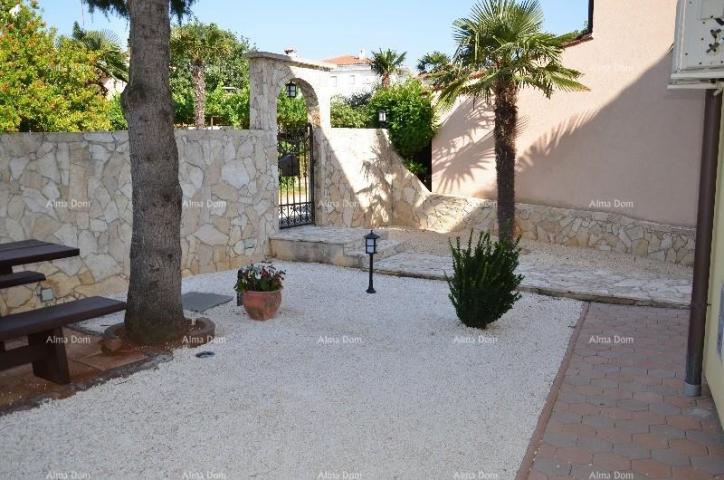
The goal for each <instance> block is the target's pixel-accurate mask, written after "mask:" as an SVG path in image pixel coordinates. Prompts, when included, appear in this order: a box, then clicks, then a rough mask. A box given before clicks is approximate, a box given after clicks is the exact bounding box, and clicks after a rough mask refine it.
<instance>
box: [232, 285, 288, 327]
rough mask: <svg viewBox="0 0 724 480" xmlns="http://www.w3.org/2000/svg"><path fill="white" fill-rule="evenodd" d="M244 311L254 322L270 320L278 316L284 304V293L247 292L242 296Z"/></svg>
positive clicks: (278, 291)
mask: <svg viewBox="0 0 724 480" xmlns="http://www.w3.org/2000/svg"><path fill="white" fill-rule="evenodd" d="M241 301H242V303H243V304H244V310H246V313H248V314H249V316H250V317H251V318H253V319H254V320H269V319H270V318H273V317H274V315H276V314H277V310H279V305H281V304H282V291H281V290H276V291H274V292H252V291H246V292H244V294H243V296H242V300H241Z"/></svg>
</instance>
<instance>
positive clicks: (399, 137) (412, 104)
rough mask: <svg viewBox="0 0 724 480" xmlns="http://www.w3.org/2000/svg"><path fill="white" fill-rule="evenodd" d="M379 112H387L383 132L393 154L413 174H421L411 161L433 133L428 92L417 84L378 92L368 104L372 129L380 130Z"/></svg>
mask: <svg viewBox="0 0 724 480" xmlns="http://www.w3.org/2000/svg"><path fill="white" fill-rule="evenodd" d="M380 110H385V111H386V112H387V128H388V130H389V132H390V140H391V141H392V145H393V146H394V147H395V150H396V151H397V153H399V154H400V156H401V157H402V158H403V159H404V160H405V164H406V165H407V167H408V168H409V169H410V170H411V171H412V172H413V173H416V174H420V173H424V172H422V171H421V170H420V167H421V165H418V164H416V163H414V157H415V154H417V153H418V152H420V151H421V150H422V149H424V148H425V147H426V146H427V145H428V144H429V143H430V141H431V140H432V138H433V137H434V136H435V132H436V130H437V125H436V115H435V108H434V106H433V101H432V96H431V95H430V92H429V91H427V90H426V89H425V86H424V85H423V84H422V83H421V82H420V81H418V80H408V81H407V82H405V83H401V84H399V85H393V86H391V87H389V88H381V89H379V90H377V91H376V92H375V94H374V95H373V96H372V99H371V100H370V105H369V114H370V115H371V116H372V124H373V126H376V127H380V126H381V125H379V122H378V118H377V112H379V111H380Z"/></svg>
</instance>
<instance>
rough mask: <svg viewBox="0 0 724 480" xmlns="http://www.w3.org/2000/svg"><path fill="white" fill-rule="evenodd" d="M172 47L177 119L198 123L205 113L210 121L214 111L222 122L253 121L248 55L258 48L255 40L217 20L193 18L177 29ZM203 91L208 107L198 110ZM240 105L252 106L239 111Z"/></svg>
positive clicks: (216, 120)
mask: <svg viewBox="0 0 724 480" xmlns="http://www.w3.org/2000/svg"><path fill="white" fill-rule="evenodd" d="M171 47H172V49H171V92H172V97H173V102H174V108H175V121H176V123H177V124H186V125H188V124H194V123H197V121H196V120H197V119H196V115H197V114H201V113H203V117H204V119H205V120H206V117H212V116H213V117H214V123H215V124H217V125H218V124H221V125H232V126H237V127H245V126H248V124H249V122H248V116H249V113H248V103H249V61H248V59H247V55H248V53H249V52H250V51H251V50H252V46H251V44H250V43H249V41H248V40H247V39H246V38H244V37H238V36H237V35H236V34H234V33H233V32H231V31H228V30H222V29H220V28H219V27H218V26H216V25H214V24H210V25H204V24H200V23H192V24H188V25H184V26H181V27H176V28H174V30H173V32H172V37H171ZM199 69H201V70H199ZM194 73H196V75H194ZM199 74H202V77H199ZM199 80H201V82H202V83H203V89H202V86H201V85H200V83H199ZM195 89H196V90H195ZM201 92H203V93H204V95H205V97H204V98H202V102H203V103H204V105H203V107H204V108H203V112H197V111H196V106H197V105H198V104H199V102H198V94H200V93H201ZM234 106H239V107H241V108H246V110H245V111H244V112H236V111H234V110H233V108H234Z"/></svg>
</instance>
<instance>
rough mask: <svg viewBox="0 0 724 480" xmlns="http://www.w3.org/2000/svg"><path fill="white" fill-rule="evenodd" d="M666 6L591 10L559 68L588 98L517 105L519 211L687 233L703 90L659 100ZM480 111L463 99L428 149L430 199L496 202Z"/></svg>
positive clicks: (659, 1) (665, 69)
mask: <svg viewBox="0 0 724 480" xmlns="http://www.w3.org/2000/svg"><path fill="white" fill-rule="evenodd" d="M675 10H676V0H638V1H636V2H631V1H628V0H596V2H595V11H594V14H595V18H594V31H593V40H590V41H587V42H583V43H581V44H578V45H575V46H571V47H569V48H567V49H566V51H565V53H564V58H563V60H564V64H565V65H566V66H569V67H572V68H575V69H578V70H580V71H581V72H583V74H584V76H583V78H582V82H583V83H584V84H586V85H587V86H588V87H589V88H590V91H589V92H574V93H564V92H557V93H554V95H553V97H552V98H551V99H550V100H549V99H546V98H545V97H544V96H543V95H541V94H540V93H538V92H534V91H530V90H524V91H522V92H521V94H520V99H519V107H520V125H519V136H518V139H517V147H518V165H517V178H516V182H517V186H516V190H517V200H518V201H519V202H521V203H527V204H540V205H548V206H553V207H562V208H569V209H570V208H573V209H583V210H594V211H602V212H611V213H615V214H622V215H625V216H627V217H632V218H635V219H643V220H649V221H653V222H657V223H662V224H670V225H681V226H694V225H695V223H696V192H697V185H698V175H699V154H700V149H701V137H702V118H703V111H704V94H703V92H702V91H681V90H667V84H668V79H669V76H670V74H671V46H672V44H673V40H674V26H675V13H676V12H675ZM492 125H493V118H492V115H491V112H490V109H489V108H488V107H487V106H486V105H485V104H484V103H482V101H479V102H478V103H477V104H476V105H473V102H472V101H471V100H469V99H468V100H463V101H461V102H459V103H458V105H457V106H456V107H455V108H453V109H452V110H451V111H449V112H447V114H445V116H444V117H443V119H442V126H441V129H440V131H439V134H438V135H437V137H436V138H435V139H434V141H433V155H432V157H433V177H432V180H433V191H434V192H436V193H443V194H454V195H459V196H469V197H478V198H488V199H494V198H495V197H496V188H495V160H494V151H493V147H494V145H493V138H492Z"/></svg>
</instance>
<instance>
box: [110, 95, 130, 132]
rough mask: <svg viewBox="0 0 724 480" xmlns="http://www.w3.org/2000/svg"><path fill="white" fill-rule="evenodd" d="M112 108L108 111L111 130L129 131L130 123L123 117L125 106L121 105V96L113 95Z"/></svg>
mask: <svg viewBox="0 0 724 480" xmlns="http://www.w3.org/2000/svg"><path fill="white" fill-rule="evenodd" d="M109 103H110V108H109V111H108V119H109V120H110V122H111V130H127V129H128V122H127V121H126V119H125V117H124V116H123V106H122V105H121V95H120V94H116V95H113V98H111V99H110V100H109Z"/></svg>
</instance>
